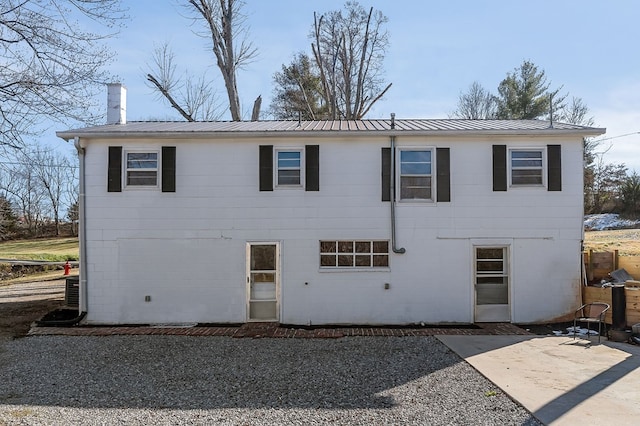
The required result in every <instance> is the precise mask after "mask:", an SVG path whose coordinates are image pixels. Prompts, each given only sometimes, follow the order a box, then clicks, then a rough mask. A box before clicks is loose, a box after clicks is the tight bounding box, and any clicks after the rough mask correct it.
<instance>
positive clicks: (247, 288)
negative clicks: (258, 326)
mask: <svg viewBox="0 0 640 426" xmlns="http://www.w3.org/2000/svg"><path fill="white" fill-rule="evenodd" d="M252 246H275V247H276V260H275V262H276V264H275V267H276V269H275V286H276V312H275V318H274V319H269V320H265V319H252V318H250V315H251V271H252V269H251V247H252ZM245 261H246V272H245V300H246V304H245V310H246V315H245V320H246V322H279V321H280V269H281V264H280V242H279V241H247V244H246V254H245Z"/></svg>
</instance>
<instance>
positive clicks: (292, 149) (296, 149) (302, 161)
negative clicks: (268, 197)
mask: <svg viewBox="0 0 640 426" xmlns="http://www.w3.org/2000/svg"><path fill="white" fill-rule="evenodd" d="M281 152H297V153H299V154H300V167H299V170H300V183H292V184H281V183H279V182H278V174H279V172H280V170H298V168H294V167H283V168H280V167H278V156H279V154H280V153H281ZM304 165H305V158H304V148H300V147H276V148H275V149H274V155H273V182H274V183H275V185H274V187H275V188H278V189H286V188H294V189H299V188H304V179H305V173H304Z"/></svg>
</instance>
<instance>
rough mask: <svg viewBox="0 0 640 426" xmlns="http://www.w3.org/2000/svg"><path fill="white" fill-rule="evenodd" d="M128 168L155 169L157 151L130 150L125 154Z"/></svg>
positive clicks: (156, 166)
mask: <svg viewBox="0 0 640 426" xmlns="http://www.w3.org/2000/svg"><path fill="white" fill-rule="evenodd" d="M127 168H128V169H157V168H158V153H157V152H130V153H128V154H127Z"/></svg>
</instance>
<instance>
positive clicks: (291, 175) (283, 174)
mask: <svg viewBox="0 0 640 426" xmlns="http://www.w3.org/2000/svg"><path fill="white" fill-rule="evenodd" d="M278 185H300V170H278Z"/></svg>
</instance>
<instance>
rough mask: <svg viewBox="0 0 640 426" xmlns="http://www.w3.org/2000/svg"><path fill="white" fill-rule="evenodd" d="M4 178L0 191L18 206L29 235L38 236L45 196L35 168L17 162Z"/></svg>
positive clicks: (0, 183)
mask: <svg viewBox="0 0 640 426" xmlns="http://www.w3.org/2000/svg"><path fill="white" fill-rule="evenodd" d="M2 178H3V179H2V182H0V189H2V190H3V191H4V192H5V194H7V198H8V199H9V200H10V201H12V203H13V205H14V206H16V208H17V210H18V211H19V214H20V218H21V220H22V221H23V222H24V223H25V224H26V225H27V230H28V232H29V234H30V235H32V236H37V235H38V231H39V230H40V227H41V224H42V222H43V220H44V215H45V214H44V210H45V208H44V205H43V204H44V203H43V201H44V199H45V195H44V191H43V190H42V187H41V185H40V182H39V179H38V178H37V177H36V175H35V173H34V171H33V168H32V167H30V166H29V164H27V163H25V162H15V163H12V164H11V167H10V168H9V169H8V170H7V172H5V173H3V174H2Z"/></svg>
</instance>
